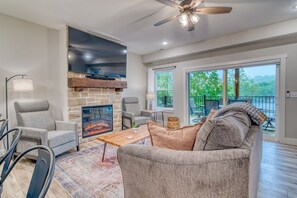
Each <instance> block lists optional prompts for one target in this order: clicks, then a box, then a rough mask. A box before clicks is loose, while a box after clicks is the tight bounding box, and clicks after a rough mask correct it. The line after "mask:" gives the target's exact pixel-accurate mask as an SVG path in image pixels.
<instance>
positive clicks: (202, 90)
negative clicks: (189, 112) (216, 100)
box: [189, 71, 223, 96]
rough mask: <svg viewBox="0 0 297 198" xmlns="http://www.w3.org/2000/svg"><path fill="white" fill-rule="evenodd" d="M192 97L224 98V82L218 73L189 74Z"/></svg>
mask: <svg viewBox="0 0 297 198" xmlns="http://www.w3.org/2000/svg"><path fill="white" fill-rule="evenodd" d="M189 79H190V81H189V87H190V95H191V96H198V95H199V96H203V95H207V96H222V93H223V82H222V79H220V78H219V75H218V71H208V72H193V73H190V74H189Z"/></svg>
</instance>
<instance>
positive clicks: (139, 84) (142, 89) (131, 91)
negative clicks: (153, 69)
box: [123, 52, 147, 109]
mask: <svg viewBox="0 0 297 198" xmlns="http://www.w3.org/2000/svg"><path fill="white" fill-rule="evenodd" d="M127 83H128V89H124V91H123V97H134V96H135V97H138V98H139V104H140V108H141V109H146V99H145V94H146V90H147V67H146V66H144V65H143V63H142V60H141V56H139V55H137V54H134V53H130V52H129V53H128V60H127Z"/></svg>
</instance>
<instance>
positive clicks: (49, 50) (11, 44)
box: [0, 0, 297, 197]
mask: <svg viewBox="0 0 297 198" xmlns="http://www.w3.org/2000/svg"><path fill="white" fill-rule="evenodd" d="M173 2H175V3H181V1H173ZM296 3H297V2H296V1H293V0H290V1H286V2H278V1H273V0H271V1H260V2H258V1H244V0H242V1H241V2H235V1H232V0H230V1H229V0H228V1H214V0H213V1H206V2H204V3H202V4H201V5H200V6H201V7H213V6H225V7H232V11H231V12H230V13H228V14H222V15H205V14H199V17H200V20H199V21H198V23H197V24H195V26H194V27H195V29H194V30H192V31H188V30H189V29H188V30H187V29H183V28H182V27H181V25H180V21H179V19H177V18H176V19H175V20H172V21H170V22H167V23H166V24H162V25H160V26H157V27H155V26H154V24H156V23H157V22H158V21H160V20H162V19H165V18H168V17H170V16H173V15H174V14H176V13H178V10H176V8H174V7H170V6H168V5H165V4H164V3H162V1H153V0H152V1H144V0H131V1H125V2H122V1H116V2H115V3H114V4H116V5H114V4H113V3H110V2H104V1H91V2H88V3H86V2H84V3H82V2H77V1H75V2H71V3H70V2H67V1H52V2H49V1H42V2H39V1H29V2H16V1H9V0H5V1H2V2H1V3H0V24H1V27H3V28H1V29H0V60H1V66H0V71H1V72H0V79H1V80H0V91H1V93H2V94H1V96H2V97H0V113H1V114H2V117H1V118H3V117H4V115H5V113H6V105H7V107H8V116H9V128H10V129H11V128H13V127H15V126H17V125H18V123H17V117H16V111H15V106H14V102H15V101H20V100H24V99H26V100H31V99H41V100H42V99H43V100H47V101H48V102H49V104H50V110H51V113H52V116H53V117H54V119H55V120H65V121H75V122H78V123H79V122H81V117H79V116H78V117H75V116H74V117H71V112H70V114H69V107H70V106H69V103H70V100H71V97H70V95H69V89H70V88H69V87H68V86H69V85H68V79H69V73H68V72H69V71H68V68H69V67H68V59H69V57H68V45H67V43H68V26H69V27H73V28H75V29H78V30H80V31H83V32H87V33H90V34H93V35H95V36H98V37H101V38H104V39H107V40H110V41H112V42H115V43H119V44H121V45H125V46H127V69H126V74H127V77H126V79H124V80H123V81H125V82H127V88H123V89H122V90H119V91H112V93H113V94H114V95H112V96H110V97H109V98H108V100H107V101H104V99H101V102H98V105H105V104H111V103H113V101H115V103H116V105H114V109H113V111H114V113H118V114H119V115H120V114H121V113H122V112H121V111H122V107H121V105H120V103H121V100H122V99H123V98H125V97H137V98H138V100H139V105H140V109H142V110H144V109H148V106H149V105H148V101H147V98H146V94H148V93H149V92H154V93H155V91H156V86H155V85H156V84H155V80H156V79H155V75H156V71H164V70H166V69H167V70H168V69H169V70H170V71H172V75H173V82H172V97H173V99H172V101H173V104H172V107H171V108H167V109H165V110H166V111H165V110H164V109H163V110H164V111H165V112H164V121H165V124H164V125H165V126H167V120H168V117H177V118H178V119H179V125H180V126H186V125H188V124H190V123H189V120H192V119H191V118H190V116H191V115H190V114H191V113H190V109H189V97H188V96H189V93H188V84H187V80H188V79H187V74H188V73H191V72H204V71H209V70H219V69H226V68H231V69H233V68H235V67H247V66H253V65H265V64H267V63H276V64H277V68H278V69H277V74H276V76H277V78H278V80H277V86H276V89H277V91H276V92H277V95H276V97H277V105H276V108H275V112H276V115H277V116H276V117H277V123H276V122H275V123H274V124H275V131H277V132H276V134H277V137H276V138H275V139H273V141H272V142H264V149H263V153H264V154H263V160H262V168H263V166H264V167H265V169H264V170H263V172H262V173H261V174H264V173H267V174H268V175H269V174H272V173H274V174H276V176H275V177H276V178H277V179H275V178H274V177H273V175H272V176H271V177H268V176H267V177H264V179H263V178H262V179H263V180H262V181H264V182H265V181H266V182H267V181H269V179H271V180H273V179H275V182H271V183H270V185H271V186H269V184H261V185H260V186H262V187H259V188H260V190H259V193H258V196H259V197H294V196H295V197H296V194H297V186H296V185H295V183H296V180H293V179H292V178H291V177H292V175H294V174H296V155H295V154H294V153H295V152H296V151H297V148H296V147H295V146H297V132H296V127H295V118H296V116H297V113H296V112H297V105H296V99H295V98H294V96H293V95H292V96H291V95H290V92H291V93H293V92H296V91H297V87H296V84H297V80H296V77H295V75H296V74H297V70H296V66H295V65H296V62H297V59H296V58H295V57H296V55H295V52H296V50H297V39H296V38H297V37H296V35H297V28H296V27H297V25H296V24H297V19H296V18H297V10H296V9H294V6H295V4H296ZM276 9H279V12H277V13H275V10H276ZM82 10H83V11H82ZM88 10H90V11H88ZM98 10H99V11H98ZM18 74H25V75H26V76H25V77H24V78H29V79H32V80H33V83H34V90H33V91H29V92H15V91H13V88H12V83H11V82H8V87H7V88H8V102H7V103H6V101H5V96H6V94H5V88H6V84H5V83H6V81H5V78H9V77H11V76H14V75H18ZM72 89H75V88H72ZM74 93H78V94H81V93H82V92H80V91H79V90H77V91H75V92H74ZM155 94H156V93H155ZM288 94H289V96H288ZM104 97H105V96H104ZM99 100H100V99H99ZM156 100H157V99H155V100H154V103H153V108H156V107H157V106H158V105H157V104H156V102H157V101H156ZM89 101H90V103H86V104H82V105H81V106H85V105H90V104H91V103H93V104H96V102H95V103H94V101H92V102H91V100H89ZM225 104H226V101H225ZM119 117H120V118H121V116H119ZM160 119H162V118H161V117H158V120H159V121H160ZM115 123H117V124H116V125H114V132H115V133H116V131H120V130H121V128H122V125H121V120H118V121H114V124H115ZM78 128H79V130H80V132H79V136H80V137H79V141H80V146H81V148H80V151H78V152H77V151H76V149H75V148H73V149H72V150H71V152H70V153H67V152H66V153H65V154H62V155H61V156H62V158H63V159H64V158H67V155H68V156H70V155H71V156H72V155H74V154H76V153H80V152H82V154H83V153H84V152H85V151H86V150H87V149H92V148H93V147H98V144H100V141H98V140H96V137H97V136H93V137H91V138H82V137H81V136H82V135H81V125H79V126H78ZM264 138H265V137H264ZM265 139H266V140H270V139H269V138H265ZM275 142H277V143H275ZM101 143H102V142H101ZM146 143H147V142H146ZM265 143H266V144H265ZM147 144H148V143H147ZM99 146H101V147H102V148H100V149H101V150H100V152H97V153H96V151H98V149H97V150H94V151H93V150H92V151H93V152H90V153H94V155H91V156H95V155H96V156H98V159H97V160H98V161H100V163H101V156H102V150H103V144H102V145H99ZM106 149H107V150H106V152H107V153H106V160H107V162H105V163H106V164H105V166H111V167H112V168H113V169H112V171H111V172H108V168H106V167H105V168H106V169H102V170H101V172H100V170H99V171H98V172H96V174H99V173H101V174H102V175H100V174H99V175H96V174H95V172H94V175H93V177H91V176H90V178H89V179H92V180H96V178H95V177H96V176H97V177H99V178H100V179H98V181H96V182H94V184H96V185H97V184H98V183H99V182H101V183H103V184H104V185H105V186H104V185H103V184H102V189H105V191H106V192H108V193H109V194H108V193H107V194H108V196H106V197H123V196H124V193H123V192H122V191H121V192H122V194H117V193H118V192H119V191H120V190H118V186H120V185H123V184H122V181H120V182H119V180H121V179H119V178H118V177H119V176H120V177H121V172H120V168H119V166H118V164H117V158H116V152H117V151H116V149H115V148H113V147H111V146H109V145H108V146H107V148H106ZM265 149H267V150H265ZM269 149H272V150H269ZM274 149H275V150H274ZM265 151H267V152H265ZM270 151H271V152H272V151H274V152H276V153H278V152H283V151H284V152H285V151H289V153H286V154H284V155H288V156H290V158H288V159H283V160H284V161H286V162H287V163H288V165H287V166H286V167H291V169H288V170H285V171H284V170H282V171H284V172H278V171H280V170H279V169H280V168H275V169H273V168H271V166H273V165H274V166H278V165H279V163H277V162H271V161H270V159H269V157H273V158H275V160H276V161H279V160H282V158H277V154H276V155H275V156H270V154H271V153H270ZM95 153H96V154H95ZM266 154H267V155H266ZM86 155H87V154H86ZM280 155H281V154H280ZM65 156H66V157H65ZM75 157H77V156H75ZM75 157H74V156H73V159H70V161H67V162H66V161H65V159H64V161H63V163H64V164H62V163H61V164H60V165H61V167H62V165H65V166H67V163H70V164H71V163H74V161H73V160H77V159H78V158H75ZM60 158H61V157H60ZM57 160H58V161H59V158H57ZM108 160H111V162H109V161H108ZM60 161H62V160H60ZM85 162H86V161H82V162H79V163H85ZM264 162H266V164H265V163H264ZM28 163H29V162H24V163H23V164H22V165H21V166H20V168H19V169H18V170H19V171H20V172H18V173H15V175H14V177H17V176H18V175H22V174H24V175H26V176H25V177H26V178H20V180H18V182H17V183H29V180H30V176H28V175H27V174H29V173H26V174H25V173H24V170H25V169H26V168H27V167H26V165H28ZM102 163H103V165H104V162H102ZM270 163H272V164H273V165H271V166H270V165H269V164H270ZM33 164H34V163H33ZM100 165H102V164H100ZM115 166H116V167H115ZM16 167H18V166H16ZM29 167H31V169H32V170H33V168H32V167H33V165H32V162H31V163H29ZM61 167H60V168H61ZM80 167H83V165H81V166H80ZM88 168H92V167H88ZM269 168H271V170H272V171H271V172H269V171H268V172H267V169H269ZM66 169H67V168H66ZM69 170H70V169H69ZM71 171H73V169H71ZM76 171H77V172H78V174H77V175H79V172H82V170H81V169H80V168H77V170H76ZM102 171H106V172H102ZM261 171H262V170H261ZM265 171H266V172H265ZM29 172H30V173H31V174H32V171H29ZM57 172H58V173H63V174H65V172H66V171H61V170H59V168H56V175H55V176H54V180H53V181H52V185H53V186H52V187H50V189H49V191H48V194H47V196H48V197H64V196H65V197H71V196H72V197H78V196H75V190H73V189H75V188H78V187H77V186H76V187H73V186H72V192H68V191H69V189H67V188H66V187H65V186H67V184H68V183H66V184H65V183H64V185H63V184H61V181H62V180H63V175H62V174H59V175H57ZM19 173H20V174H19ZM108 174H110V178H108V177H109V175H108ZM281 174H283V175H286V176H287V177H289V179H288V180H287V181H286V180H285V181H283V180H282V177H281V176H279V175H281ZM115 175H116V176H115ZM261 176H262V175H261ZM278 176H279V177H278ZM77 177H79V176H77ZM57 178H58V179H57ZM94 178H95V179H94ZM279 178H280V179H279ZM104 179H106V180H104ZM59 181H60V182H59ZM63 181H64V180H63ZM280 181H283V182H284V183H285V184H284V183H281V182H280ZM9 182H11V181H9ZM64 182H65V181H64ZM92 182H93V181H92ZM92 182H90V183H92ZM105 182H107V183H105ZM108 182H111V183H108ZM112 182H115V183H116V184H117V185H113V184H114V183H112ZM264 182H263V183H264ZM269 182H270V181H269ZM79 184H82V183H79ZM6 185H8V184H6ZM9 185H11V186H14V185H15V183H13V182H11V183H9ZM28 185H29V184H27V185H24V186H21V187H18V188H20V189H21V191H23V194H22V195H23V196H25V194H26V192H27V190H26V189H27V188H28ZM278 185H279V186H281V187H280V188H278V187H277V186H278ZM107 186H110V187H109V188H108V187H107ZM115 186H116V188H115V189H113V188H114V187H115ZM104 187H106V188H104ZM122 188H123V187H121V190H123V189H122ZM274 188H278V189H277V190H275V191H273V190H272V189H274ZM8 189H10V188H8ZM13 191H15V188H11V189H10V190H7V188H5V187H4V195H3V196H8V197H9V195H7V194H5V193H8V192H9V193H12V192H13ZM70 191H71V189H70ZM86 191H87V190H86ZM86 191H84V192H85V193H86ZM103 191H104V190H103ZM272 192H273V193H275V195H273V193H272ZM15 193H16V192H15ZM69 193H70V194H69ZM92 193H93V192H90V194H85V195H86V197H88V196H89V197H93V196H94V195H93V194H92ZM113 193H115V194H113ZM11 195H12V194H10V196H11ZM105 195H106V194H104V195H103V194H101V195H97V196H99V197H105ZM14 196H16V194H15V195H14ZM163 196H165V195H163ZM160 197H162V196H161V195H160ZM196 197H199V195H197V196H196ZM210 197H211V196H210ZM229 197H231V196H229ZM243 197H245V196H243ZM246 197H248V196H246ZM250 197H252V196H250Z"/></svg>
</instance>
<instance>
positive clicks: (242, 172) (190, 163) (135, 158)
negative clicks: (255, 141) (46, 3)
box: [118, 145, 249, 198]
mask: <svg viewBox="0 0 297 198" xmlns="http://www.w3.org/2000/svg"><path fill="white" fill-rule="evenodd" d="M118 161H119V163H120V167H121V170H122V175H123V181H124V189H125V190H124V192H125V197H131V198H134V197H135V198H136V197H141V196H142V197H161V198H162V197H172V198H175V197H197V196H198V197H222V198H225V197H226V198H227V197H228V198H233V197H234V198H235V197H248V184H249V182H248V178H249V176H248V173H249V171H248V169H249V151H248V150H245V149H229V150H218V151H175V150H169V149H159V148H154V147H151V146H143V145H127V146H124V147H120V148H119V149H118Z"/></svg>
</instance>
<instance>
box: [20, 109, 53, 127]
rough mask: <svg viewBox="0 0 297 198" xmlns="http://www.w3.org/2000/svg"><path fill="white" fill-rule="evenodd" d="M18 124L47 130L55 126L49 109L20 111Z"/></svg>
mask: <svg viewBox="0 0 297 198" xmlns="http://www.w3.org/2000/svg"><path fill="white" fill-rule="evenodd" d="M19 125H20V126H24V127H32V128H39V129H46V130H48V131H51V130H55V128H56V125H55V121H54V119H53V117H52V115H51V113H50V112H49V111H36V112H26V113H20V119H19Z"/></svg>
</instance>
